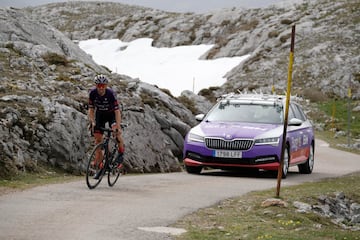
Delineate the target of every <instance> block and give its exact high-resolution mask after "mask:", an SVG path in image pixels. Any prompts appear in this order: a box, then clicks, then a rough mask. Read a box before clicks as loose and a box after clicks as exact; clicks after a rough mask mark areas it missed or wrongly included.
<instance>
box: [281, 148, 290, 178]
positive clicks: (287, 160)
mask: <svg viewBox="0 0 360 240" xmlns="http://www.w3.org/2000/svg"><path fill="white" fill-rule="evenodd" d="M289 164H290V155H289V146H288V145H286V148H285V151H284V165H283V168H282V178H283V179H285V178H286V177H287V174H288V172H289Z"/></svg>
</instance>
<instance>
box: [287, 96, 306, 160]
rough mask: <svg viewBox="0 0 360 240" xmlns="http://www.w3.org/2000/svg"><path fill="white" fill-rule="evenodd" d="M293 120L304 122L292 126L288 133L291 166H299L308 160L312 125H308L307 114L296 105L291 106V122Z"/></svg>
mask: <svg viewBox="0 0 360 240" xmlns="http://www.w3.org/2000/svg"><path fill="white" fill-rule="evenodd" d="M293 118H297V119H299V120H301V121H303V122H302V124H300V125H291V124H290V125H289V126H288V133H287V134H288V139H289V144H290V165H297V164H299V163H302V162H305V161H306V160H307V159H308V156H309V153H310V144H311V137H310V135H311V132H310V131H309V127H311V125H309V124H308V123H307V120H306V116H305V114H304V113H303V112H302V110H301V108H300V107H299V106H298V105H297V104H295V103H291V104H290V106H289V116H288V120H289V122H290V121H291V119H293Z"/></svg>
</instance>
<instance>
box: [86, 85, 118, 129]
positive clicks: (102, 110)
mask: <svg viewBox="0 0 360 240" xmlns="http://www.w3.org/2000/svg"><path fill="white" fill-rule="evenodd" d="M89 108H94V109H95V127H94V132H95V133H103V131H102V130H101V128H104V127H105V124H106V123H109V126H112V125H113V124H115V123H116V120H115V110H118V109H119V103H118V101H117V99H116V96H115V93H114V91H113V90H111V89H109V88H107V89H106V92H105V94H104V95H103V96H101V95H100V94H99V93H98V91H97V89H96V88H94V89H92V90H90V94H89Z"/></svg>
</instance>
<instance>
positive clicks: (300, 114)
mask: <svg viewBox="0 0 360 240" xmlns="http://www.w3.org/2000/svg"><path fill="white" fill-rule="evenodd" d="M294 106H295V107H296V109H297V112H298V114H299V119H301V120H303V121H305V120H306V115H305V113H304V111H303V110H302V108H301V107H300V106H299V105H297V104H295V105H294ZM295 116H297V115H296V114H295Z"/></svg>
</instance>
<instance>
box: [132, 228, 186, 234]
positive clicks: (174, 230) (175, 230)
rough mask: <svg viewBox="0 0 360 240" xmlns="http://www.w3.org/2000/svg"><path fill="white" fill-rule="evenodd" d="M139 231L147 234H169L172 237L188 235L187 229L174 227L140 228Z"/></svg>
mask: <svg viewBox="0 0 360 240" xmlns="http://www.w3.org/2000/svg"><path fill="white" fill-rule="evenodd" d="M138 229H139V230H143V231H147V232H157V233H168V234H171V235H181V234H183V233H186V230H185V229H182V228H172V227H138Z"/></svg>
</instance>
